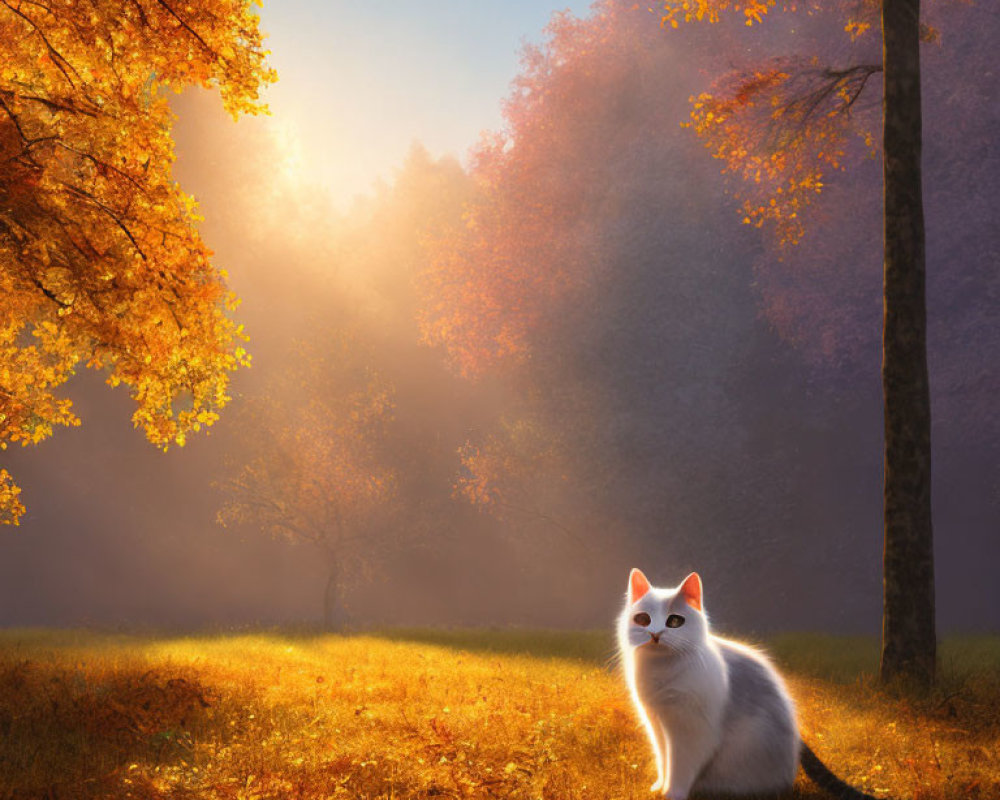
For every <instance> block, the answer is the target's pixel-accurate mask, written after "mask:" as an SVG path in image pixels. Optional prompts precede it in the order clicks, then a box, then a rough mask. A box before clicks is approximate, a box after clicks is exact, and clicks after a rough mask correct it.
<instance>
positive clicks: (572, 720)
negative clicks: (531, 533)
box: [0, 630, 1000, 800]
mask: <svg viewBox="0 0 1000 800" xmlns="http://www.w3.org/2000/svg"><path fill="white" fill-rule="evenodd" d="M768 647H769V649H770V650H771V652H772V653H773V654H774V655H775V657H776V658H777V659H778V661H779V662H780V663H781V664H782V666H783V667H784V669H785V671H786V674H787V676H788V679H789V682H790V684H791V687H792V691H793V694H794V695H795V697H796V699H797V701H798V705H799V715H800V724H801V727H802V730H803V733H804V736H805V738H806V739H807V740H808V741H809V742H810V743H811V744H812V745H813V749H814V750H816V752H817V753H818V754H819V755H820V757H821V758H823V759H824V760H825V761H826V762H827V763H828V764H830V765H831V766H832V767H833V768H834V770H835V771H836V772H838V773H839V774H841V775H842V776H843V777H844V778H845V779H847V780H848V781H849V782H851V783H853V784H855V785H857V786H860V787H863V788H865V789H866V790H868V791H869V792H871V793H873V794H875V795H877V796H886V797H895V798H913V799H914V800H938V798H984V799H985V798H990V799H992V798H996V797H1000V767H998V765H997V763H996V762H997V758H996V756H997V753H998V752H1000V638H996V637H976V638H967V639H954V640H950V641H946V642H945V643H944V644H943V647H942V671H943V676H942V680H941V685H940V687H939V689H938V690H936V692H935V693H934V694H933V695H932V696H929V697H923V698H919V699H914V698H900V697H890V696H887V695H884V694H882V693H880V692H879V691H877V690H876V689H875V688H874V687H873V684H872V679H871V675H872V672H873V670H874V667H875V664H876V662H877V648H876V643H875V642H874V640H870V639H863V638H858V639H854V638H834V637H827V636H816V635H802V636H782V637H777V638H775V639H773V640H771V641H770V642H769V643H768ZM612 652H613V649H612V643H611V640H610V638H609V635H608V634H607V633H593V632H591V633H569V632H558V633H556V632H542V631H485V630H484V631H431V630H427V631H413V630H408V631H385V632H381V633H378V634H365V635H352V636H334V635H305V634H301V635H300V634H287V633H281V632H275V633H260V634H253V635H203V636H191V637H140V636H117V635H105V634H98V633H85V632H74V631H70V632H61V631H34V630H10V631H4V632H0V799H2V798H53V799H55V798H74V799H75V798H136V800H140V799H141V800H147V799H149V800H155V798H220V799H221V798H226V799H227V800H236V799H237V798H239V799H241V800H242V799H245V800H250V799H251V798H387V799H388V798H399V799H400V800H403V799H404V798H491V797H495V798H525V800H528V799H529V798H530V799H532V800H534V799H535V798H539V799H540V800H561V799H563V798H566V799H569V798H581V799H582V798H592V799H593V800H614V799H617V798H622V799H624V798H647V797H650V794H649V791H648V787H649V785H650V784H651V783H652V782H653V779H654V778H655V774H654V766H653V762H652V758H651V754H650V751H649V749H648V746H647V743H646V741H645V738H644V736H643V734H642V732H641V731H640V729H639V728H638V725H637V723H636V720H635V718H634V716H633V713H632V710H631V708H630V707H629V703H628V700H627V697H626V694H625V691H624V686H623V683H622V681H621V679H620V676H619V675H617V673H616V672H615V669H614V666H613V663H612V660H611V656H612ZM794 796H795V797H796V798H803V800H804V799H805V798H809V799H810V800H813V799H814V798H815V799H816V800H818V798H819V797H821V796H822V795H821V794H820V793H819V792H818V791H817V790H816V789H814V788H813V787H812V786H811V785H810V784H809V783H808V781H806V779H805V778H802V777H801V776H800V779H799V783H798V784H797V785H796V789H795V793H794Z"/></svg>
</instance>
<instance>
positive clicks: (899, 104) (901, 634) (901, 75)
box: [879, 0, 937, 687]
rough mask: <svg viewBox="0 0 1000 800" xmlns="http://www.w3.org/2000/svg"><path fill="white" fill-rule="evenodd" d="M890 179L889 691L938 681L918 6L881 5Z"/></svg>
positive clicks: (903, 0) (885, 648) (885, 653)
mask: <svg viewBox="0 0 1000 800" xmlns="http://www.w3.org/2000/svg"><path fill="white" fill-rule="evenodd" d="M882 35H883V59H884V61H883V64H884V73H883V75H884V81H885V99H884V103H885V106H884V124H885V127H884V132H883V135H884V140H883V143H884V179H885V322H884V329H883V339H882V387H883V392H884V401H885V507H884V512H885V550H884V562H883V566H884V574H883V586H884V611H883V618H882V657H881V664H880V669H879V677H880V680H881V681H882V682H883V683H888V682H894V681H897V680H899V679H902V680H904V681H906V682H907V683H910V684H913V685H915V686H918V687H929V686H930V685H931V683H932V682H933V680H934V672H935V663H936V649H937V640H936V634H935V627H934V552H933V528H932V525H931V436H930V390H929V385H928V376H927V310H926V299H925V289H924V282H925V258H924V212H923V195H922V187H921V163H920V159H921V110H920V2H919V0H883V3H882Z"/></svg>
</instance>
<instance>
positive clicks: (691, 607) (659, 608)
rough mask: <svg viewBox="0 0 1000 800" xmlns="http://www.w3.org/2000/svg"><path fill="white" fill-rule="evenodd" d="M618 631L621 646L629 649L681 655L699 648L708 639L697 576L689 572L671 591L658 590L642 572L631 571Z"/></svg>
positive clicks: (701, 593)
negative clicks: (642, 648)
mask: <svg viewBox="0 0 1000 800" xmlns="http://www.w3.org/2000/svg"><path fill="white" fill-rule="evenodd" d="M619 632H620V638H621V639H622V645H623V646H624V645H626V644H627V645H628V646H629V647H632V648H638V647H644V648H647V647H648V648H651V649H653V650H657V649H659V648H663V651H664V652H670V651H674V652H684V651H688V650H692V649H694V648H697V647H700V646H702V645H703V644H704V643H705V641H706V639H707V638H708V618H707V617H706V616H705V607H704V602H703V592H702V585H701V578H700V577H699V576H698V573H697V572H692V573H691V574H690V575H688V576H687V577H686V578H685V579H684V580H683V581H682V582H681V584H680V586H678V587H676V588H674V589H658V588H657V587H655V586H653V585H651V584H650V582H649V580H648V579H647V578H646V576H645V575H644V574H643V573H642V570H639V569H633V570H632V572H631V573H630V574H629V577H628V591H627V592H626V597H625V608H624V610H623V611H622V616H621V621H620V628H619Z"/></svg>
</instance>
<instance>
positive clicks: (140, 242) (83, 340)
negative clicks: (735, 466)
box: [0, 0, 275, 524]
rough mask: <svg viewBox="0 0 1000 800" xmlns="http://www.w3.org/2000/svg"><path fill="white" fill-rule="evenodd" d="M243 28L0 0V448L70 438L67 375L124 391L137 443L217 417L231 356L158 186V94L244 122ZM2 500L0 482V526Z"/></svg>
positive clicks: (203, 269) (166, 167) (219, 291)
mask: <svg viewBox="0 0 1000 800" xmlns="http://www.w3.org/2000/svg"><path fill="white" fill-rule="evenodd" d="M258 23H259V20H258V17H257V15H256V13H255V11H254V9H253V6H252V4H251V3H249V2H246V1H245V0H191V1H190V2H186V3H174V2H172V0H132V1H131V2H128V3H111V2H107V1H106V0H79V2H73V3H21V2H6V0H4V2H0V42H2V43H3V44H2V50H3V63H2V66H0V298H2V299H0V448H5V447H7V445H8V444H10V443H19V444H22V445H27V444H32V443H36V442H39V441H40V440H42V439H44V438H45V437H47V436H49V435H51V433H52V430H53V426H55V425H77V424H79V420H78V419H77V417H76V416H75V415H74V413H73V410H72V405H71V402H70V400H68V399H66V398H63V397H59V396H58V395H57V390H58V389H59V387H60V386H61V385H62V384H63V383H65V382H66V380H68V378H69V377H70V376H71V375H72V374H73V373H74V371H75V369H76V368H77V366H78V365H79V364H81V363H83V364H85V365H87V366H89V367H91V368H94V369H103V370H107V371H108V383H109V384H111V385H112V386H117V385H121V384H124V385H125V386H127V387H128V388H129V390H130V392H131V394H132V397H133V399H134V400H135V402H136V405H137V408H136V410H135V413H134V414H133V417H132V419H133V422H134V423H135V425H136V427H142V428H143V429H144V431H145V433H146V436H147V438H148V439H149V440H150V441H151V442H152V443H153V444H155V445H158V446H161V447H164V448H166V447H167V446H168V444H170V443H177V444H178V445H183V444H184V441H185V438H186V436H187V435H188V433H190V432H191V431H196V430H198V429H199V428H200V427H201V426H207V425H211V424H212V423H213V422H214V421H215V420H216V419H217V417H218V412H219V409H221V408H222V407H223V406H224V405H225V404H226V402H227V400H228V397H227V394H226V392H227V385H228V380H229V374H230V372H232V371H233V370H235V369H236V368H237V367H238V366H240V365H241V364H246V363H247V356H246V354H245V352H244V350H243V346H242V341H243V338H244V337H243V334H242V330H241V327H240V326H239V325H237V324H236V323H235V322H234V321H233V320H232V319H231V318H230V314H229V312H230V311H231V310H232V309H233V308H234V307H235V304H236V300H235V298H234V297H233V295H231V294H230V293H229V292H228V291H227V289H226V286H225V274H224V273H223V272H222V271H221V270H219V269H218V268H217V267H216V266H215V265H214V264H213V263H212V261H211V259H210V256H211V253H210V251H209V249H208V248H207V247H206V246H205V244H204V242H202V240H201V238H200V236H199V235H198V232H197V229H196V222H197V220H198V216H197V214H196V211H195V204H194V201H193V200H192V199H191V198H190V197H188V196H187V195H185V194H184V193H183V192H182V191H181V190H180V188H179V187H178V186H177V185H176V184H175V183H174V182H173V180H172V178H171V162H172V161H173V157H174V156H173V141H172V137H171V125H172V121H173V120H172V114H171V111H170V108H169V106H168V102H167V96H166V95H167V91H168V90H170V91H180V90H181V89H182V88H184V87H186V86H193V85H200V86H204V87H217V88H218V89H219V91H220V94H221V97H222V102H223V104H224V105H225V107H226V109H227V110H228V111H229V112H230V113H231V114H232V115H233V116H236V115H238V114H240V113H244V112H249V113H257V112H259V111H261V110H262V109H263V107H262V105H261V104H260V103H259V101H258V92H259V90H260V88H261V85H262V84H264V83H267V82H269V81H273V80H274V79H275V75H274V73H273V72H272V71H271V70H270V69H268V68H267V67H266V66H265V63H264V58H265V51H264V49H263V46H262V34H261V32H260V30H259V28H258ZM19 493H20V490H19V488H18V487H17V486H15V485H14V484H13V482H12V479H11V476H10V475H9V474H8V473H7V471H6V470H0V521H2V522H5V523H13V524H17V522H18V520H19V518H20V516H21V515H22V514H23V513H24V507H23V505H22V504H21V502H20V498H19Z"/></svg>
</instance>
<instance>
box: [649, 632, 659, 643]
mask: <svg viewBox="0 0 1000 800" xmlns="http://www.w3.org/2000/svg"><path fill="white" fill-rule="evenodd" d="M649 638H650V639H652V640H653V641H654V642H656V643H657V644H659V643H660V634H658V633H653V632H652V631H650V633H649Z"/></svg>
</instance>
